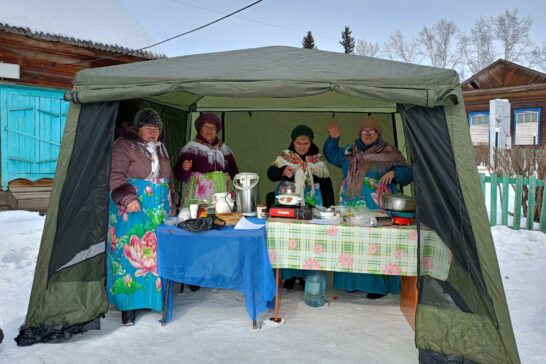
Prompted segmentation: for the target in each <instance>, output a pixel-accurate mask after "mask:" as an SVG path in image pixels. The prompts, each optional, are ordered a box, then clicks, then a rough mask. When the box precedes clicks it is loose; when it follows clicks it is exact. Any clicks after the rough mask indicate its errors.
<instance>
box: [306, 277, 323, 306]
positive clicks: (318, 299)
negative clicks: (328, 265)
mask: <svg viewBox="0 0 546 364" xmlns="http://www.w3.org/2000/svg"><path fill="white" fill-rule="evenodd" d="M303 302H305V304H306V305H308V306H311V307H320V306H322V305H324V303H325V302H326V272H322V271H312V272H309V274H307V277H306V278H305V292H304V293H303Z"/></svg>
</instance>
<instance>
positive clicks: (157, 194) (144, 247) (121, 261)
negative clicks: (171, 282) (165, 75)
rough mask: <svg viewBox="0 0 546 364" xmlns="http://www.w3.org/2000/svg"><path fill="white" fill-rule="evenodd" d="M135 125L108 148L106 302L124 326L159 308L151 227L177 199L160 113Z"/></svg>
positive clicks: (144, 115)
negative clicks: (145, 311)
mask: <svg viewBox="0 0 546 364" xmlns="http://www.w3.org/2000/svg"><path fill="white" fill-rule="evenodd" d="M133 127H134V128H133V129H132V130H128V131H127V132H126V134H125V135H124V136H123V137H121V138H119V139H117V140H116V141H115V142H114V145H113V148H112V171H111V173H110V190H111V194H110V197H111V198H110V205H109V210H108V211H109V229H108V247H107V249H106V253H107V257H106V267H107V278H106V287H107V294H108V300H109V301H110V303H112V304H114V305H115V306H116V308H117V309H119V310H121V311H122V323H123V324H124V325H132V324H134V321H135V310H137V309H152V310H156V311H162V309H163V291H162V285H161V278H160V277H159V275H158V273H157V255H156V252H157V237H156V235H155V228H156V227H157V225H159V224H160V223H161V222H162V221H163V218H164V217H166V216H167V215H169V214H170V213H171V206H173V204H172V203H171V201H172V200H173V198H174V196H175V194H174V189H173V184H172V169H171V164H170V162H169V156H168V155H167V150H166V149H165V147H164V145H163V144H162V143H161V142H160V141H159V137H160V134H161V130H162V123H161V119H160V117H159V114H158V113H157V112H156V111H155V110H153V109H143V110H141V111H139V112H138V113H137V114H136V115H135V118H134V122H133Z"/></svg>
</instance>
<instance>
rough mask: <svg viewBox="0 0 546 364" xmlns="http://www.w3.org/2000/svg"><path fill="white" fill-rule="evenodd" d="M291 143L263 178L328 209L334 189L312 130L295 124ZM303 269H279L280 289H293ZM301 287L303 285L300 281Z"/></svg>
mask: <svg viewBox="0 0 546 364" xmlns="http://www.w3.org/2000/svg"><path fill="white" fill-rule="evenodd" d="M290 137H291V138H292V142H291V143H290V145H289V146H288V149H286V150H283V151H282V152H281V153H280V154H279V155H278V156H277V158H276V159H275V160H274V161H273V164H272V165H271V166H270V167H269V168H268V169H267V177H268V178H269V179H270V180H271V181H273V182H279V186H280V184H281V183H282V181H289V182H294V184H295V188H296V194H299V195H302V196H303V197H304V200H305V202H306V203H308V204H310V205H313V206H315V205H318V206H325V207H330V206H333V205H334V204H335V202H334V189H333V187H332V180H331V179H330V173H329V172H328V167H327V165H326V162H325V160H324V158H323V157H322V155H320V154H319V149H318V147H317V146H316V144H315V143H313V138H314V137H315V135H314V133H313V130H312V129H311V128H310V127H308V126H307V125H298V126H296V127H295V128H294V130H292V133H291V134H290ZM279 186H278V187H277V189H276V191H275V192H274V193H269V194H267V196H266V203H267V207H268V208H269V207H271V206H272V205H273V204H274V202H275V196H276V194H277V193H278V191H279ZM305 275H306V271H305V270H298V269H283V270H282V274H281V277H282V278H283V279H285V281H284V288H287V289H293V288H294V283H295V280H296V278H298V277H300V278H301V277H304V276H305ZM301 280H302V286H303V284H304V283H303V278H301Z"/></svg>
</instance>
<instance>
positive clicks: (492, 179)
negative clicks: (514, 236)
mask: <svg viewBox="0 0 546 364" xmlns="http://www.w3.org/2000/svg"><path fill="white" fill-rule="evenodd" d="M480 183H481V186H482V193H483V198H484V200H485V198H486V191H487V190H486V188H485V187H486V186H485V184H486V183H489V184H490V185H491V188H490V190H489V191H490V212H489V224H490V225H491V226H494V225H497V223H498V222H497V212H498V209H499V207H498V206H497V205H498V201H499V199H500V202H501V204H500V209H501V210H502V212H501V221H500V224H501V225H506V226H510V225H509V223H508V203H509V200H510V188H513V191H514V192H513V193H514V199H513V204H514V218H513V225H512V226H510V227H511V228H513V229H514V230H519V229H520V228H521V217H522V206H523V186H527V188H528V192H527V223H526V224H525V226H524V227H523V228H525V229H528V230H533V228H534V220H535V207H536V204H537V198H536V197H537V187H544V186H546V180H538V179H537V178H536V177H535V176H532V177H530V178H523V176H516V177H510V176H507V175H503V176H497V174H496V173H493V174H491V176H486V175H485V174H484V173H480ZM499 187H500V190H501V193H500V196H498V195H499ZM498 197H499V198H498ZM541 200H542V201H541V209H540V219H539V224H538V225H539V230H540V231H542V232H543V233H546V191H544V190H543V193H542V198H541Z"/></svg>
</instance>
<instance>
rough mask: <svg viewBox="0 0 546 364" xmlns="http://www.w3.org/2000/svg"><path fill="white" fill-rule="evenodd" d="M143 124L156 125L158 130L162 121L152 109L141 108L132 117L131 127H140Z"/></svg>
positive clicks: (161, 127) (161, 125)
mask: <svg viewBox="0 0 546 364" xmlns="http://www.w3.org/2000/svg"><path fill="white" fill-rule="evenodd" d="M144 125H153V126H157V127H158V128H159V129H160V130H162V129H163V123H162V122H161V117H160V116H159V114H158V113H157V111H155V110H154V109H150V108H147V109H142V110H140V111H139V112H137V113H136V115H135V118H134V119H133V127H134V128H135V130H138V129H140V128H142V127H143V126H144Z"/></svg>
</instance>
